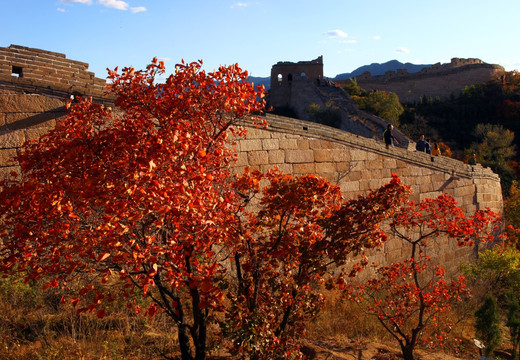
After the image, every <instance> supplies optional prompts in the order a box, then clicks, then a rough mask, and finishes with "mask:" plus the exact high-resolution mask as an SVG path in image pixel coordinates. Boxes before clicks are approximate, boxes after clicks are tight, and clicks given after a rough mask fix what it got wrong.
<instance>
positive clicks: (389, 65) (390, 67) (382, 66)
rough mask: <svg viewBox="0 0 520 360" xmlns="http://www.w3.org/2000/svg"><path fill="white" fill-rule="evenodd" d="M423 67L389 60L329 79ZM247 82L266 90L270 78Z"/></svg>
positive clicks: (254, 79)
mask: <svg viewBox="0 0 520 360" xmlns="http://www.w3.org/2000/svg"><path fill="white" fill-rule="evenodd" d="M425 67H430V68H431V67H432V65H431V64H422V65H420V64H412V63H409V62H407V63H402V62H400V61H398V60H395V59H394V60H390V61H387V62H385V63H371V64H370V65H363V66H360V67H358V68H357V69H355V70H353V71H352V72H350V73H341V74H338V75H336V76H335V77H333V78H330V79H331V80H333V81H337V80H347V79H350V78H352V77H355V76H359V75H361V74H363V73H364V72H367V71H368V72H370V73H371V74H372V75H373V76H377V75H384V74H385V73H386V72H387V71H396V70H401V69H406V70H407V71H408V73H410V74H412V73H416V72H419V71H421V70H422V69H424V68H425ZM249 81H250V82H252V83H254V84H255V85H264V86H265V88H266V89H267V90H269V88H270V87H271V86H270V85H271V77H258V76H250V77H249Z"/></svg>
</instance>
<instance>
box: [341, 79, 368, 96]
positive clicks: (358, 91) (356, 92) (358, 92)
mask: <svg viewBox="0 0 520 360" xmlns="http://www.w3.org/2000/svg"><path fill="white" fill-rule="evenodd" d="M343 89H344V90H345V91H346V92H347V93H348V94H349V95H350V96H366V91H365V90H363V89H362V88H361V87H360V86H359V85H358V83H357V80H356V78H352V79H350V81H349V83H348V84H346V85H344V86H343Z"/></svg>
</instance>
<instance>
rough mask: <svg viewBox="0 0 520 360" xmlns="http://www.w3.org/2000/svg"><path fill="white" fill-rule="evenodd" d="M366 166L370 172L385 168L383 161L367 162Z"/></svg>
mask: <svg viewBox="0 0 520 360" xmlns="http://www.w3.org/2000/svg"><path fill="white" fill-rule="evenodd" d="M365 164H366V168H367V169H368V170H380V169H382V168H383V161H382V160H381V159H379V160H377V159H376V160H367V161H366V163H365Z"/></svg>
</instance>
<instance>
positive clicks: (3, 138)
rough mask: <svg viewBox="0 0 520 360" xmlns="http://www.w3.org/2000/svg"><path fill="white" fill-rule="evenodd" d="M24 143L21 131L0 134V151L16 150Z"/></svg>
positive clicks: (23, 135)
mask: <svg viewBox="0 0 520 360" xmlns="http://www.w3.org/2000/svg"><path fill="white" fill-rule="evenodd" d="M24 142H25V134H24V132H23V131H22V130H16V131H8V132H4V133H0V149H10V148H18V147H20V146H22V145H23V143H24Z"/></svg>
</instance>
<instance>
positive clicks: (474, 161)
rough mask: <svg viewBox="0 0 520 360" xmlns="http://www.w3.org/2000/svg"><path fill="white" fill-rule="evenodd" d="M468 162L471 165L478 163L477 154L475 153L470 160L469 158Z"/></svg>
mask: <svg viewBox="0 0 520 360" xmlns="http://www.w3.org/2000/svg"><path fill="white" fill-rule="evenodd" d="M468 164H469V165H477V154H473V155H472V156H471V157H470V158H469V160H468Z"/></svg>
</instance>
